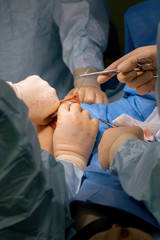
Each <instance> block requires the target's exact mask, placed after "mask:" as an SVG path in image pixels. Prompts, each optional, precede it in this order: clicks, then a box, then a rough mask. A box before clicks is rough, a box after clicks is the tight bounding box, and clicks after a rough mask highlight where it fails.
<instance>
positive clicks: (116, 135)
mask: <svg viewBox="0 0 160 240" xmlns="http://www.w3.org/2000/svg"><path fill="white" fill-rule="evenodd" d="M127 139H140V140H142V141H143V140H144V133H143V130H142V128H140V127H138V126H128V127H117V128H110V129H108V130H106V131H105V132H104V134H103V136H102V139H101V141H100V144H99V146H98V159H99V163H100V165H101V167H102V168H103V169H106V168H109V167H110V165H111V163H112V161H113V158H114V155H115V153H116V152H117V151H118V150H119V148H120V147H121V145H122V144H123V143H124V142H125V141H126V140H127Z"/></svg>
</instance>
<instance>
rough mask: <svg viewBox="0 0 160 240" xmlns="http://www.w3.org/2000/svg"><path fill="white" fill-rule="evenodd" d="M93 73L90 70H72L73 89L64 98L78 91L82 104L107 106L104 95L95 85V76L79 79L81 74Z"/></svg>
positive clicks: (92, 70) (106, 99)
mask: <svg viewBox="0 0 160 240" xmlns="http://www.w3.org/2000/svg"><path fill="white" fill-rule="evenodd" d="M89 72H95V70H94V69H91V68H78V69H76V70H74V73H73V77H74V88H73V89H72V90H71V91H70V92H69V93H68V94H67V95H66V96H65V98H67V97H69V96H72V95H73V94H74V93H75V92H77V91H78V94H79V99H80V102H82V103H88V104H92V103H102V104H108V103H109V102H108V98H107V96H106V93H105V92H103V91H102V90H101V88H100V85H99V84H98V83H97V76H90V77H80V75H81V74H83V73H89Z"/></svg>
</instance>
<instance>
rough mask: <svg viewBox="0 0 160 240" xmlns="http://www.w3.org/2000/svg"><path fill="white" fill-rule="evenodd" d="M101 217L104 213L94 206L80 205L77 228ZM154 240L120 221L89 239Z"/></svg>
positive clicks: (77, 212) (76, 215)
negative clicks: (121, 223)
mask: <svg viewBox="0 0 160 240" xmlns="http://www.w3.org/2000/svg"><path fill="white" fill-rule="evenodd" d="M101 217H106V216H105V215H104V214H102V213H101V212H99V211H98V210H95V209H93V208H87V207H82V206H81V207H80V208H79V209H78V210H77V211H76V213H75V217H74V218H75V225H74V226H75V228H76V230H77V231H79V230H81V229H82V228H83V227H85V226H86V225H87V224H89V223H91V222H92V221H94V220H97V219H99V218H101ZM123 239H125V240H153V238H152V237H151V236H150V235H149V234H148V233H145V232H144V231H142V230H139V229H136V228H124V227H121V225H120V224H119V223H115V224H113V225H112V227H111V228H110V229H108V230H106V231H104V232H101V233H97V234H95V235H94V236H93V237H91V238H90V239H89V240H123Z"/></svg>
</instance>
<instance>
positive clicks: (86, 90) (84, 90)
mask: <svg viewBox="0 0 160 240" xmlns="http://www.w3.org/2000/svg"><path fill="white" fill-rule="evenodd" d="M77 91H78V94H79V100H80V102H81V103H88V104H93V103H102V104H106V105H107V104H108V103H109V101H108V98H107V96H106V93H105V92H103V91H102V90H101V89H99V88H97V87H94V86H82V87H80V88H73V89H72V90H71V91H70V92H69V93H68V94H67V95H66V96H65V98H67V97H70V96H72V95H73V94H74V93H76V92H77Z"/></svg>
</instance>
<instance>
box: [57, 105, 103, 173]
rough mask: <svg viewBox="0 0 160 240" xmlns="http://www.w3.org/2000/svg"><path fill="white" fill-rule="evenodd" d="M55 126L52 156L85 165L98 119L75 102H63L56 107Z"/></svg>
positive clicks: (91, 147) (96, 130)
mask: <svg viewBox="0 0 160 240" xmlns="http://www.w3.org/2000/svg"><path fill="white" fill-rule="evenodd" d="M57 116H58V120H57V126H56V129H55V131H54V134H53V152H54V157H55V158H59V159H64V160H68V161H70V162H73V163H74V164H75V165H77V166H78V167H79V168H81V169H84V167H86V165H87V163H88V160H89V157H90V155H91V152H92V150H93V147H94V143H95V141H96V136H97V132H98V125H99V124H98V120H97V119H95V118H94V119H90V114H89V112H88V111H86V110H82V108H81V106H80V105H79V104H77V103H74V104H72V105H69V104H68V103H63V104H61V106H60V107H59V109H58V115H57Z"/></svg>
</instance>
